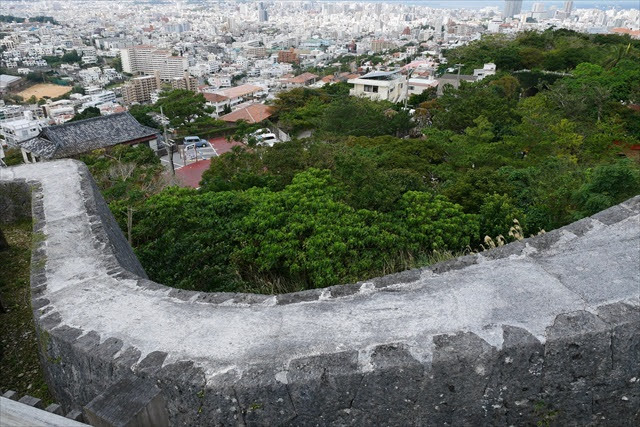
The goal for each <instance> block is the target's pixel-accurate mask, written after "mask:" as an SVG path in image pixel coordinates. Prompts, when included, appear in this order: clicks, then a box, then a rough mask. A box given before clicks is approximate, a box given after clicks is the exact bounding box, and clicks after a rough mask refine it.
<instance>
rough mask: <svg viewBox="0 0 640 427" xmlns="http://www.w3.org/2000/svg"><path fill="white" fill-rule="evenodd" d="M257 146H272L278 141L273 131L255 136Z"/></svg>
mask: <svg viewBox="0 0 640 427" xmlns="http://www.w3.org/2000/svg"><path fill="white" fill-rule="evenodd" d="M256 139H257V141H258V142H257V143H256V145H257V146H258V147H273V145H274V144H275V143H276V142H280V140H279V139H278V137H277V136H276V135H275V134H273V133H263V134H262V135H257V136H256Z"/></svg>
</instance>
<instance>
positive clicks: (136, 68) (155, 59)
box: [120, 45, 189, 80]
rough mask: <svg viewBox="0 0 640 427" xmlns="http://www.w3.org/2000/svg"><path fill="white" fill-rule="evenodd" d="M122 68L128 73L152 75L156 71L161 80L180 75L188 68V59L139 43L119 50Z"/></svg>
mask: <svg viewBox="0 0 640 427" xmlns="http://www.w3.org/2000/svg"><path fill="white" fill-rule="evenodd" d="M120 57H121V60H122V70H123V71H124V72H126V73H130V74H147V75H153V74H154V73H155V72H156V71H157V72H158V73H159V76H160V79H161V80H170V79H172V78H174V77H182V76H183V75H184V72H185V71H187V70H188V69H189V61H188V60H187V58H185V57H182V56H172V55H171V52H169V51H166V50H161V49H157V48H156V47H154V46H149V45H140V46H134V47H129V48H125V49H121V50H120Z"/></svg>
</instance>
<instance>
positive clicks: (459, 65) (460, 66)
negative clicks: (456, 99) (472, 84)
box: [456, 64, 464, 89]
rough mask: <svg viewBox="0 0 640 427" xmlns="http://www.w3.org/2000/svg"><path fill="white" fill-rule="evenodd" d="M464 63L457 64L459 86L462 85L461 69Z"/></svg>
mask: <svg viewBox="0 0 640 427" xmlns="http://www.w3.org/2000/svg"><path fill="white" fill-rule="evenodd" d="M463 65H464V64H456V66H457V67H458V88H459V87H460V69H461V68H462V66H463ZM456 89H457V88H456Z"/></svg>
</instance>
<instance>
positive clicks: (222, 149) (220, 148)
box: [209, 136, 244, 156]
mask: <svg viewBox="0 0 640 427" xmlns="http://www.w3.org/2000/svg"><path fill="white" fill-rule="evenodd" d="M209 142H210V143H211V145H213V148H215V149H216V152H217V153H218V156H222V155H223V154H224V153H228V152H229V151H231V149H232V148H233V147H235V146H237V145H244V144H243V143H242V142H238V141H231V142H229V141H227V138H225V137H224V136H220V137H218V138H211V139H210V140H209Z"/></svg>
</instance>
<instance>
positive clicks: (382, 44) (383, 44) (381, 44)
mask: <svg viewBox="0 0 640 427" xmlns="http://www.w3.org/2000/svg"><path fill="white" fill-rule="evenodd" d="M391 48H393V43H392V42H390V41H388V40H382V39H380V40H373V41H371V50H372V51H373V52H375V53H378V52H382V51H385V50H387V49H391Z"/></svg>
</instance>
